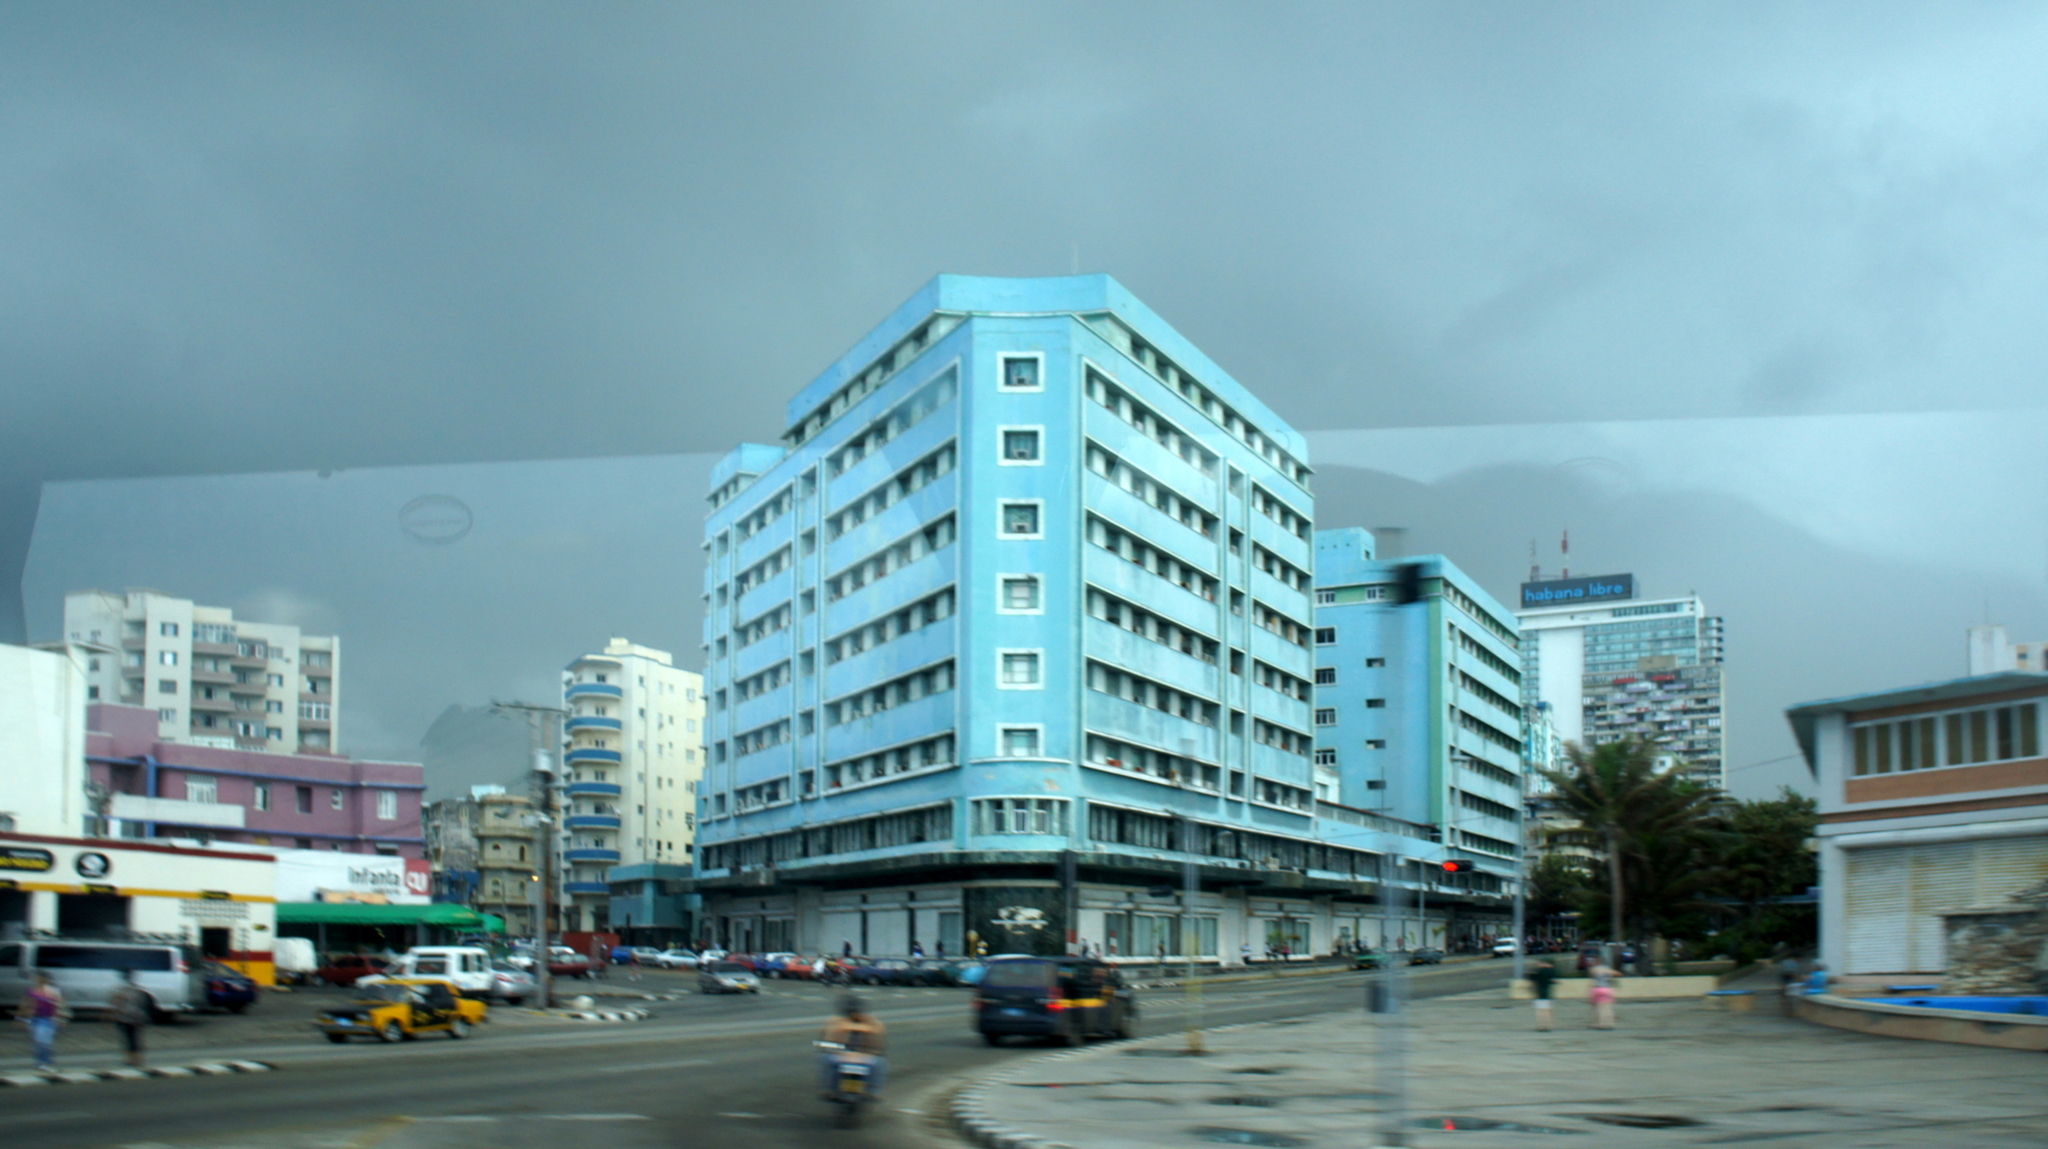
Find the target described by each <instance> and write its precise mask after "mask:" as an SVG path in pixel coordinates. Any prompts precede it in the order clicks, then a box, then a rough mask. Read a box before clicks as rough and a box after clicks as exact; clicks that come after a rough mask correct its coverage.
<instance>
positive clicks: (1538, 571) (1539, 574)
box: [1529, 539, 1543, 582]
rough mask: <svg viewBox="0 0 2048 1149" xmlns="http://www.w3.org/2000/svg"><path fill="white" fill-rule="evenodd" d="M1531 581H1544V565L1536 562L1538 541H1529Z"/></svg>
mask: <svg viewBox="0 0 2048 1149" xmlns="http://www.w3.org/2000/svg"><path fill="white" fill-rule="evenodd" d="M1529 581H1530V582H1542V581H1543V564H1541V563H1539V562H1537V561H1536V540H1535V539H1530V540H1529Z"/></svg>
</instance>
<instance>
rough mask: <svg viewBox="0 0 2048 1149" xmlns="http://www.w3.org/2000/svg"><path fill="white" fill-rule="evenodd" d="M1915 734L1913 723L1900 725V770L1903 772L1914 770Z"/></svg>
mask: <svg viewBox="0 0 2048 1149" xmlns="http://www.w3.org/2000/svg"><path fill="white" fill-rule="evenodd" d="M1913 733H1914V724H1913V723H1911V722H1901V723H1899V769H1900V770H1901V771H1906V770H1911V769H1912V768H1913V757H1914V749H1913Z"/></svg>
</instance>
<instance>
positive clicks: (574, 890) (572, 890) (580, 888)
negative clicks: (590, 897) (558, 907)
mask: <svg viewBox="0 0 2048 1149" xmlns="http://www.w3.org/2000/svg"><path fill="white" fill-rule="evenodd" d="M562 892H563V893H565V894H609V893H611V892H612V887H611V884H610V883H609V882H563V883H562Z"/></svg>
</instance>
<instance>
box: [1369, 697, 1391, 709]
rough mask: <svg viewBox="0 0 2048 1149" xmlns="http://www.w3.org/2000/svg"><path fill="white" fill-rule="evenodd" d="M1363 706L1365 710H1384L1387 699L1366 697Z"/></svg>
mask: <svg viewBox="0 0 2048 1149" xmlns="http://www.w3.org/2000/svg"><path fill="white" fill-rule="evenodd" d="M1365 708H1366V709H1367V710H1385V709H1386V708H1387V700H1386V699H1384V698H1368V699H1366V700H1365Z"/></svg>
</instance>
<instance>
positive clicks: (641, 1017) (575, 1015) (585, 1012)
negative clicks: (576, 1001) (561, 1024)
mask: <svg viewBox="0 0 2048 1149" xmlns="http://www.w3.org/2000/svg"><path fill="white" fill-rule="evenodd" d="M536 1012H539V1013H541V1014H543V1015H544V1016H547V1017H560V1018H566V1019H568V1020H570V1021H646V1020H647V1019H648V1018H650V1017H653V1016H654V1011H653V1010H647V1009H556V1010H540V1011H536Z"/></svg>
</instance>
